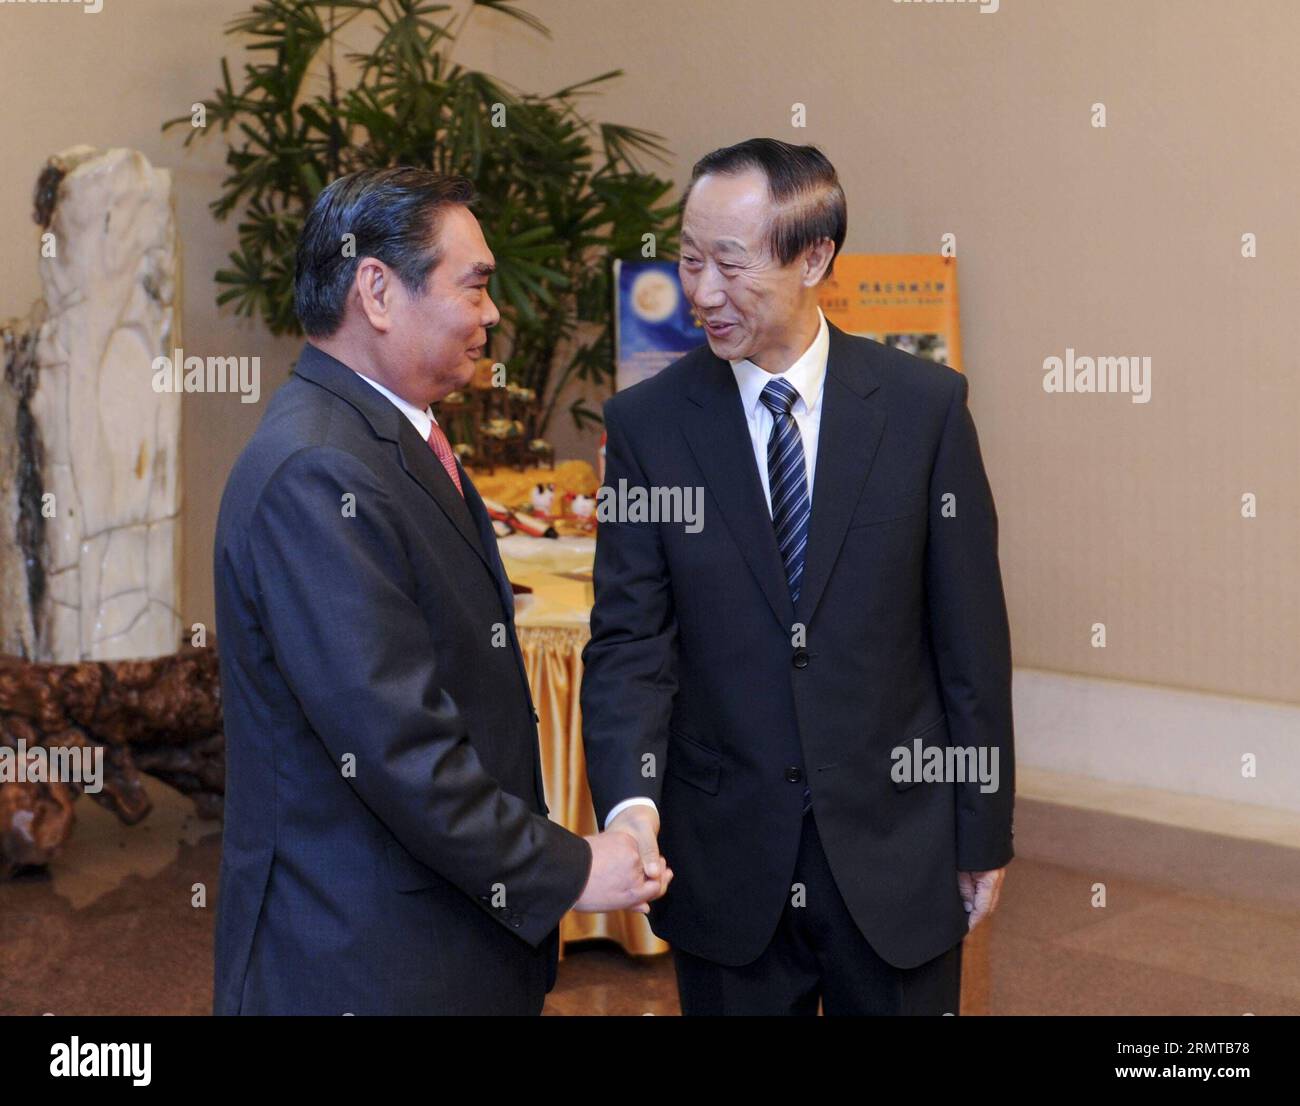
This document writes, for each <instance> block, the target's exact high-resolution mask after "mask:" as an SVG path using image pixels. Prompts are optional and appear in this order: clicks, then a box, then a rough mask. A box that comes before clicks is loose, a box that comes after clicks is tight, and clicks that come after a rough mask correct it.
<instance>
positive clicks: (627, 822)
mask: <svg viewBox="0 0 1300 1106" xmlns="http://www.w3.org/2000/svg"><path fill="white" fill-rule="evenodd" d="M658 837H659V812H658V811H657V810H655V809H654V808H653V807H651V806H645V805H637V806H630V807H628V808H627V809H626V810H624V811H623V812H622V813H621V814H619V816H618V817H617V818H615V819H614V820H613V821H612V822H610V824H609V825H608V827H606V829H605V832H604V833H596V834H592V835H591V836H590V837H588V838H586V841H587V843H588V844H589V845H590V846H591V875H590V876H588V878H587V886H586V887H585V888H583V891H582V895H581V896H580V897H579V899H578V901H577V902H576V903H574V905H573V909H574V910H584V911H589V912H600V911H605V910H629V909H630V910H635V911H636V912H637V913H638V914H648V913H650V906H649V903H650V902H651V900H653V899H657V898H659V897H660V896H662V895H663V894H664V892H665V891H667V890H668V885H669V884H670V883H671V882H672V879H673V873H672V869H671V868H669V867H668V862H667V861H666V860H664V858H663V857H662V856H660V855H659V841H658Z"/></svg>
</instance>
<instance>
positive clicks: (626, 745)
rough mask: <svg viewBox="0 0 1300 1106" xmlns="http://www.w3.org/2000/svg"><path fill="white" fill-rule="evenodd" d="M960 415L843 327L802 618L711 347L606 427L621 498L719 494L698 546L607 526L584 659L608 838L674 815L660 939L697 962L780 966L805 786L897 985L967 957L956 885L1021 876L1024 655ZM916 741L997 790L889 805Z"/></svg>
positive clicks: (973, 786)
mask: <svg viewBox="0 0 1300 1106" xmlns="http://www.w3.org/2000/svg"><path fill="white" fill-rule="evenodd" d="M966 396H967V381H966V378H965V377H964V376H962V375H961V374H960V373H958V372H955V371H954V370H952V369H950V368H947V367H946V366H942V365H937V364H934V363H931V362H928V361H924V360H921V359H919V358H916V357H912V356H910V355H908V354H905V353H902V352H899V351H897V350H892V349H889V348H887V347H885V346H883V345H880V344H878V343H876V342H872V341H869V340H867V339H865V338H858V337H853V336H851V335H847V334H845V333H844V332H842V331H841V330H839V329H838V328H836V327H834V326H831V327H830V350H829V357H828V363H827V375H826V381H825V391H824V394H823V397H822V400H821V402H822V403H823V404H824V405H825V406H824V408H823V410H822V416H821V427H820V438H819V445H818V456H817V468H816V475H815V481H814V485H813V496H812V517H811V523H810V531H809V540H808V547H807V550H806V557H805V567H804V575H803V582H802V589H801V594H800V597H799V602H798V605H797V606H796V605H795V604H793V603H792V602H791V599H790V592H789V588H788V585H787V583H786V577H785V570H784V566H783V564H782V561H781V557H780V554H779V553H778V550H777V545H776V539H775V535H774V532H773V527H772V521H771V516H770V514H769V511H768V507H767V503H766V501H765V499H764V496H763V491H762V486H761V484H760V483H759V476H758V471H757V469H756V467H755V457H754V451H753V447H752V446H751V444H750V438H749V432H748V430H747V427H746V422H745V415H744V412H743V410H742V408H741V401H740V394H739V391H738V389H737V387H736V382H735V377H734V374H733V372H732V370H731V367H730V365H729V364H728V363H727V362H726V361H724V360H721V359H720V358H718V357H716V356H714V355H713V353H712V352H711V351H710V350H709V348H708V347H707V346H703V347H701V348H700V349H698V350H695V351H693V352H692V353H690V354H687V355H686V356H685V357H683V358H682V359H681V360H679V361H677V362H676V363H675V364H673V365H671V366H670V367H669V368H667V369H665V370H664V371H663V372H662V373H660V374H659V375H658V376H656V377H653V378H652V379H650V380H648V381H645V382H643V383H641V384H638V385H636V386H634V387H632V388H629V389H628V390H627V391H625V392H621V393H619V394H618V395H616V396H614V397H613V398H612V399H611V400H610V401H609V402H608V403H607V404H606V406H605V423H606V431H607V435H608V440H607V463H606V477H605V479H606V485H607V486H608V487H610V488H617V487H618V485H619V482H620V480H626V481H627V485H628V486H629V487H633V486H644V487H676V486H681V487H696V486H702V487H703V488H704V489H705V494H704V500H703V502H704V518H703V528H702V529H701V530H700V532H698V533H689V532H687V530H686V527H685V526H683V525H682V524H681V523H680V522H679V523H664V522H660V523H658V524H654V523H630V522H623V523H606V522H602V523H601V524H600V530H599V538H598V544H597V552H596V575H595V588H596V603H595V609H594V611H593V612H592V620H591V641H590V643H589V644H588V646H587V648H586V651H585V653H584V658H583V659H584V664H585V676H584V680H583V685H582V713H583V721H584V737H585V743H586V752H587V762H588V771H589V775H590V779H591V788H592V794H593V797H594V799H595V804H596V809H597V814H598V816H599V817H600V819H601V820H602V822H603V819H604V818H605V816H606V814H607V812H608V811H609V810H610V808H611V807H612V806H613V805H614V804H615V803H617V802H619V801H620V800H622V799H624V798H628V797H630V796H633V795H648V796H649V797H651V798H653V799H654V800H655V801H656V802H657V804H658V806H659V810H660V816H661V820H662V831H661V836H660V846H661V849H662V851H663V854H664V856H665V857H666V858H667V860H668V862H669V864H670V865H671V866H672V868H673V871H674V873H675V878H674V881H673V885H672V887H671V888H670V889H669V891H668V894H667V895H666V896H665V897H664V898H663V899H662V900H659V901H658V902H657V903H655V904H652V912H651V921H652V924H653V926H654V928H655V931H656V932H657V933H658V934H659V935H660V936H662V937H664V938H665V939H666V940H668V941H669V942H671V943H672V944H673V945H675V946H677V947H679V948H681V949H683V950H684V951H686V952H689V953H693V954H695V955H697V956H702V957H705V958H707V959H710V960H713V961H715V962H717V963H722V964H730V965H739V964H745V963H748V962H749V961H751V960H753V959H754V958H755V957H756V956H758V955H759V954H760V953H761V952H762V950H763V949H764V948H765V947H766V945H767V943H768V941H769V940H770V938H771V936H772V934H773V932H774V931H775V928H776V925H777V922H778V920H779V918H780V914H781V911H782V908H783V905H784V904H785V902H786V901H787V899H788V897H789V896H790V894H791V880H792V873H793V870H794V864H795V858H796V853H797V850H798V846H799V835H800V829H801V822H802V809H803V802H804V800H803V792H804V789H805V787H809V788H811V791H812V799H813V811H814V815H815V817H816V819H817V826H818V830H819V832H820V835H821V840H822V843H823V846H824V848H825V851H826V855H827V859H828V861H829V863H830V866H831V869H832V871H833V873H834V875H835V879H836V883H837V885H838V887H839V889H840V892H841V894H842V896H843V898H844V901H845V903H846V904H847V906H848V909H849V911H850V913H851V914H852V916H853V918H854V920H855V921H856V923H857V925H858V927H859V929H860V930H861V931H862V933H863V935H864V936H865V937H866V938H867V940H868V941H869V942H870V943H871V945H872V946H873V948H875V950H876V951H877V952H878V953H879V954H880V955H881V956H882V957H883V958H884V959H886V960H888V961H889V962H890V963H892V964H894V965H896V966H898V967H904V968H906V967H914V966H916V965H918V964H921V963H924V962H925V961H926V960H929V959H932V958H933V957H935V956H938V955H939V954H941V953H942V952H944V951H945V950H947V949H948V948H951V947H952V945H954V944H955V943H956V942H957V941H959V940H960V939H961V938H962V937H963V936H964V935H965V933H966V928H967V922H966V913H965V911H964V909H963V907H962V903H961V898H960V896H959V894H958V891H957V871H958V870H959V869H963V870H980V869H992V868H998V867H1001V866H1003V865H1004V864H1006V863H1007V862H1008V861H1009V860H1010V859H1011V856H1012V843H1011V836H1012V826H1011V819H1012V803H1013V798H1012V796H1013V786H1014V780H1013V764H1012V718H1011V649H1010V640H1009V634H1008V628H1007V618H1006V608H1005V603H1004V599H1003V592H1002V582H1001V576H1000V572H999V566H998V552H997V514H996V511H995V509H994V504H993V498H992V495H991V494H990V491H989V485H988V481H987V479H986V477H985V473H984V466H983V462H982V460H981V457H980V450H979V443H978V440H977V438H976V433H975V427H974V424H973V423H972V421H971V417H970V413H969V411H968V409H967V406H966ZM946 493H952V494H953V496H955V506H956V515H955V517H944V514H943V505H944V502H945V500H944V499H943V497H944V496H945V495H946ZM800 627H802V631H801V630H800ZM801 634H802V636H801ZM917 737H920V738H922V739H923V742H924V745H925V746H927V747H928V746H931V745H938V746H945V745H948V744H953V745H959V746H969V747H979V746H987V747H989V748H990V749H992V748H996V749H997V750H998V755H999V772H1000V787H999V789H998V790H997V791H996V792H993V793H989V794H984V793H981V791H980V787H979V785H978V783H965V784H956V783H953V782H946V783H920V784H913V785H910V786H909V785H908V784H906V783H900V784H896V783H895V782H894V781H893V779H892V778H891V769H892V767H893V765H894V760H893V757H892V752H891V751H892V750H893V749H894V747H895V746H899V745H902V746H905V747H908V748H911V746H912V742H913V739H914V738H917Z"/></svg>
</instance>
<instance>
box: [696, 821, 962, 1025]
mask: <svg viewBox="0 0 1300 1106" xmlns="http://www.w3.org/2000/svg"><path fill="white" fill-rule="evenodd" d="M956 878H957V876H956V873H954V874H953V879H954V880H955V879H956ZM793 882H794V883H795V884H802V885H803V895H802V901H803V905H796V902H797V901H798V899H796V891H795V890H792V891H791V895H790V898H789V899H788V900H787V901H786V906H785V910H784V911H783V912H782V914H781V921H780V923H779V924H778V926H777V928H776V934H775V935H774V936H773V938H772V941H771V943H770V944H769V945H768V946H767V948H766V949H765V950H764V951H763V953H762V955H760V956H759V958H758V959H757V960H755V961H753V962H752V963H750V964H745V965H744V966H742V967H739V968H728V967H725V966H724V965H722V964H715V963H713V962H712V961H709V960H702V959H700V958H699V957H698V956H691V955H690V954H688V953H684V952H678V951H676V950H674V952H673V959H674V963H675V965H676V968H677V990H678V993H679V994H680V996H681V1002H682V1013H683V1014H685V1015H710V1014H807V1015H816V1013H817V1005H818V1002H819V1001H820V1003H821V1006H822V1010H823V1013H825V1014H826V1015H827V1016H834V1015H841V1014H850V1015H852V1014H859V1015H860V1014H953V1015H956V1014H958V1013H959V1011H958V1005H959V1002H960V998H961V949H962V942H960V941H959V942H958V943H957V944H956V945H954V946H953V947H952V948H950V949H949V950H948V951H947V952H945V953H943V954H941V955H940V956H937V957H935V958H934V959H933V960H930V961H928V962H927V963H925V964H922V965H920V966H919V967H916V968H895V967H894V966H893V965H892V964H888V963H886V962H885V961H884V960H882V959H881V958H880V957H879V956H877V955H876V953H875V950H873V949H872V947H871V946H870V945H869V944H868V943H867V940H866V938H865V937H863V936H862V932H861V931H860V930H859V929H858V927H857V924H856V923H855V922H854V921H853V918H852V917H851V916H850V915H849V911H848V907H846V906H845V905H844V900H843V899H842V898H841V897H840V892H839V889H838V888H837V887H836V886H835V879H834V877H833V876H832V875H831V870H830V866H829V865H828V864H827V862H826V854H825V853H823V852H822V845H821V840H820V839H819V837H818V836H817V824H816V821H815V820H814V817H813V814H812V813H811V812H810V813H808V814H806V815H804V820H803V835H802V837H801V839H800V842H799V859H798V861H797V863H796V864H795V874H794V881H793ZM796 890H797V888H796Z"/></svg>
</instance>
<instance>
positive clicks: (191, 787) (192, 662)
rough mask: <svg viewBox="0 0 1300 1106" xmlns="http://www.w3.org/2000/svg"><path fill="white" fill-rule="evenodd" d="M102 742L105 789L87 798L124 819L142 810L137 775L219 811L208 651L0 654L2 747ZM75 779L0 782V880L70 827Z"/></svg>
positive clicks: (35, 858) (212, 669) (51, 849)
mask: <svg viewBox="0 0 1300 1106" xmlns="http://www.w3.org/2000/svg"><path fill="white" fill-rule="evenodd" d="M19 740H22V741H24V742H25V745H26V748H27V749H28V750H30V749H32V748H34V747H35V746H37V745H44V746H47V747H50V748H53V747H56V746H64V747H73V746H76V747H86V746H90V747H94V746H97V745H102V746H103V747H104V766H103V789H102V790H101V791H100V792H99V793H98V794H95V795H92V796H91V797H92V798H93V799H95V800H96V801H97V802H98V803H99V804H100V805H101V806H104V807H107V808H108V809H109V810H111V811H112V812H113V813H114V814H116V815H117V816H118V818H120V819H121V820H122V821H123V822H124V823H126V824H127V825H135V824H136V823H137V822H139V821H140V820H141V819H142V818H144V817H145V815H146V814H148V813H149V810H150V808H151V804H150V802H149V796H148V794H147V793H146V792H145V790H144V787H143V781H142V779H141V773H147V774H149V775H151V776H155V777H157V778H158V779H160V780H162V781H164V782H165V783H168V784H170V785H171V786H172V787H174V788H176V789H177V790H178V791H181V792H183V793H185V794H187V795H189V796H190V797H191V798H192V799H193V800H194V805H195V808H196V810H197V812H198V814H199V815H200V816H201V817H205V818H219V817H220V816H221V807H222V801H223V798H224V795H225V777H226V767H225V753H226V742H225V735H224V734H223V732H222V723H221V684H220V681H219V678H218V667H217V653H216V649H215V648H211V647H209V648H206V649H191V648H186V649H183V650H182V651H181V652H179V653H175V654H173V655H171V656H166V657H157V658H155V659H153V660H134V661H84V662H82V663H80V664H34V663H32V662H30V661H25V660H21V659H19V658H17V657H12V656H0V745H7V746H9V747H10V748H11V749H14V750H15V751H17V750H18V749H19V748H20V746H19V745H18V742H19ZM82 790H83V789H82V787H81V785H80V784H77V783H60V782H55V783H33V782H30V781H28V782H23V783H17V782H0V878H4V877H6V876H9V875H12V874H13V873H14V872H15V871H17V870H18V869H19V868H26V867H31V866H39V865H44V864H48V863H49V862H50V860H52V859H53V858H54V857H55V856H56V855H57V854H58V852H59V849H60V847H61V846H62V844H63V842H64V841H66V840H67V837H68V835H69V833H71V831H72V823H73V818H72V804H73V802H74V801H75V800H76V798H77V797H78V796H79V795H80V794H81V793H82Z"/></svg>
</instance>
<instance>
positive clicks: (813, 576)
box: [797, 324, 885, 626]
mask: <svg viewBox="0 0 1300 1106" xmlns="http://www.w3.org/2000/svg"><path fill="white" fill-rule="evenodd" d="M827 325H828V326H830V324H827ZM830 338H831V341H830V350H829V352H828V354H827V361H826V383H825V385H824V391H823V395H822V400H821V402H822V404H823V406H822V416H821V426H820V429H819V431H818V435H817V469H816V473H815V474H814V478H813V494H812V517H811V519H810V520H809V526H808V548H807V551H806V552H805V554H804V569H803V584H802V587H801V588H800V589H799V603H798V606H797V617H798V621H800V622H802V623H803V624H804V625H805V626H807V625H808V624H809V623H810V622H811V621H812V617H813V615H814V614H815V613H816V611H817V604H818V602H819V601H820V600H821V597H822V592H823V591H825V590H826V583H827V581H828V580H830V576H831V570H832V569H833V568H834V567H835V561H836V559H837V558H838V557H839V553H840V546H842V545H843V544H844V535H845V533H846V532H847V530H848V527H849V519H850V518H852V516H853V510H854V508H855V507H856V506H857V503H858V500H859V499H860V498H861V496H862V487H863V485H864V484H865V483H866V480H867V473H868V472H870V471H871V465H872V462H873V461H874V460H875V456H876V448H877V447H878V446H879V445H880V437H881V435H882V434H883V433H884V429H885V416H884V414H883V412H882V411H881V410H880V406H879V404H878V403H876V402H875V401H874V400H872V399H871V394H872V393H873V392H874V391H875V390H876V389H877V388H878V387H879V386H880V385H879V381H878V380H877V379H876V374H875V373H874V372H873V371H872V370H871V368H870V366H869V364H868V362H867V360H866V358H865V357H864V356H863V355H862V353H861V352H860V351H859V350H858V349H855V348H854V347H853V345H852V344H851V343H850V342H849V341H848V336H847V335H846V334H845V333H844V332H843V331H842V330H840V329H839V328H837V327H835V326H830Z"/></svg>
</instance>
